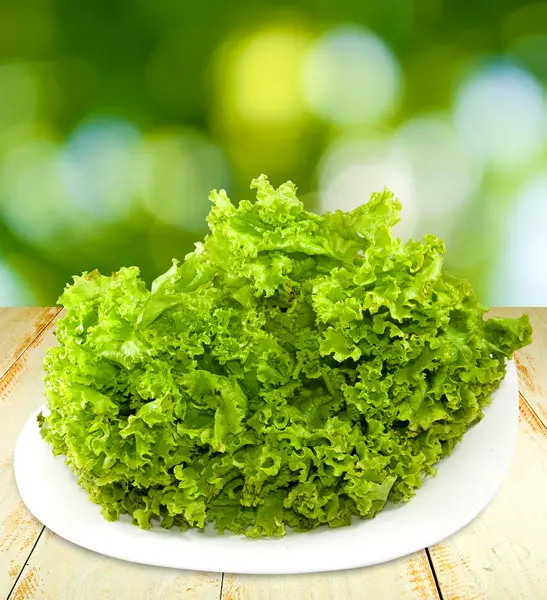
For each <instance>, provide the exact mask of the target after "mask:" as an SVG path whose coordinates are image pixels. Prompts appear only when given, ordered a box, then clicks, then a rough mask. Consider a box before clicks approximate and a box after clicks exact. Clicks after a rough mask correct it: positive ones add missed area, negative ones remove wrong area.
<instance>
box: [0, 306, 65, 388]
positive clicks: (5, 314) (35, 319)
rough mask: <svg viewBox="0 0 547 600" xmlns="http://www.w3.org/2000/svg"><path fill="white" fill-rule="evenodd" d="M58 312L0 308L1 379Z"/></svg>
mask: <svg viewBox="0 0 547 600" xmlns="http://www.w3.org/2000/svg"><path fill="white" fill-rule="evenodd" d="M58 312H59V309H58V308H1V307H0V378H1V377H2V376H3V375H5V373H6V371H7V370H8V368H9V367H11V365H12V364H13V363H14V362H15V360H16V359H17V358H18V357H19V356H20V355H21V354H22V353H23V352H24V351H25V349H26V348H27V346H28V345H29V344H30V343H31V342H32V340H33V339H34V338H35V337H36V336H37V335H38V334H39V333H40V331H41V330H42V329H44V327H46V326H47V324H48V323H49V322H50V321H51V319H53V317H54V316H55V315H56V314H57V313H58Z"/></svg>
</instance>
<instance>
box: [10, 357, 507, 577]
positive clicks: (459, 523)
mask: <svg viewBox="0 0 547 600" xmlns="http://www.w3.org/2000/svg"><path fill="white" fill-rule="evenodd" d="M504 388H508V389H506V390H505V389H504ZM502 390H503V392H502ZM500 393H505V394H507V395H508V396H509V394H510V395H511V396H512V399H511V406H512V413H513V414H512V422H511V436H510V437H509V438H507V437H506V438H505V440H504V444H503V446H502V447H503V448H504V450H505V454H504V456H503V461H502V462H500V463H499V467H500V468H499V475H498V476H497V477H496V479H495V481H493V482H491V483H490V485H489V488H488V492H487V493H486V494H484V497H483V498H482V500H480V501H478V502H476V503H474V505H475V506H474V509H473V510H471V509H470V510H469V512H468V513H467V514H466V516H465V518H460V519H456V520H455V521H454V523H451V524H450V525H447V526H446V527H444V528H443V529H441V530H439V531H438V533H437V534H434V533H428V534H425V533H424V535H423V537H422V536H418V537H419V539H416V540H415V541H414V543H411V542H407V543H406V544H405V543H402V544H400V545H399V546H400V550H396V551H395V552H393V551H386V550H385V548H384V550H383V551H379V552H378V554H377V555H376V557H375V559H373V560H368V559H367V560H363V558H361V557H359V556H358V555H357V554H356V553H355V552H354V553H351V552H350V553H349V555H348V553H347V552H346V553H344V552H342V553H338V555H337V554H335V553H333V552H332V550H331V549H330V548H327V550H326V551H323V552H321V553H318V554H316V555H315V558H316V560H315V563H314V564H310V560H305V561H303V562H302V563H301V564H300V563H298V562H296V563H295V562H294V561H292V562H291V560H290V557H289V559H287V558H286V557H285V560H281V561H280V562H281V564H279V563H278V562H275V560H273V559H271V560H270V562H269V563H268V561H267V559H265V560H264V564H261V566H260V567H258V566H256V562H253V561H250V562H249V563H248V566H247V564H242V562H241V561H242V560H244V561H245V560H247V557H246V556H243V557H240V558H236V559H235V560H234V558H233V557H232V556H230V555H228V556H226V557H225V556H223V557H222V559H221V561H220V562H222V563H223V564H220V563H219V559H218V557H216V559H213V558H211V560H210V563H209V564H203V563H202V562H201V557H200V556H199V553H198V557H197V558H196V557H195V556H192V555H191V554H188V555H187V554H184V556H180V555H178V556H175V557H171V560H165V555H164V556H163V557H162V559H161V560H159V559H155V557H154V556H153V555H152V556H148V557H146V556H144V557H143V556H139V557H137V556H136V554H138V553H139V552H138V551H135V548H131V545H130V544H129V551H128V548H127V547H126V548H125V550H124V549H123V546H121V547H119V548H118V547H117V546H116V545H115V544H112V543H108V540H107V541H106V543H105V541H104V540H103V541H102V542H101V543H96V542H95V541H93V540H92V541H90V540H89V539H87V540H82V539H75V538H77V537H78V536H77V535H73V532H71V531H70V528H69V527H68V526H66V527H64V526H63V525H62V524H61V525H59V522H58V521H56V520H55V518H51V515H49V514H45V513H46V512H47V511H45V509H44V507H43V506H40V505H39V503H37V502H35V501H34V499H33V498H32V497H31V494H30V492H29V485H28V484H29V477H28V473H27V471H26V469H25V444H27V443H28V439H27V438H29V436H32V435H34V441H35V442H36V436H37V437H38V438H39V440H40V442H41V444H42V445H43V449H44V450H45V451H46V453H47V455H48V456H47V457H44V459H45V460H48V461H51V460H54V461H58V462H59V461H61V462H62V466H63V468H64V469H65V470H66V472H67V474H70V475H71V476H72V477H73V478H74V475H73V474H72V472H71V471H70V470H69V468H68V466H66V464H65V463H64V457H63V456H57V457H54V456H53V454H52V452H51V449H50V447H49V446H48V445H47V444H46V443H45V442H44V441H43V440H42V438H41V436H40V433H39V428H38V424H37V421H36V415H37V414H39V413H40V412H41V411H42V410H44V408H45V407H46V404H42V405H41V406H40V407H39V408H38V409H37V410H36V411H34V412H33V413H32V415H31V416H30V417H29V418H28V419H27V421H26V422H25V425H24V427H23V429H22V431H21V432H20V434H19V436H18V438H17V442H16V446H15V451H14V472H15V481H16V484H17V488H18V490H19V493H20V495H21V498H22V500H23V502H24V503H25V505H26V506H27V508H28V509H29V511H30V512H31V513H32V514H33V515H34V516H35V517H36V518H37V519H38V520H39V521H40V522H41V523H43V524H44V525H45V526H46V527H47V528H48V529H50V530H51V531H53V532H54V533H55V534H57V535H59V536H60V537H62V538H64V539H65V540H68V541H69V542H71V543H74V544H76V545H78V546H81V547H83V548H86V549H87V550H91V551H93V552H96V553H98V554H103V555H106V556H110V557H112V558H116V559H120V560H125V561H129V562H135V563H140V564H148V565H152V566H159V567H168V568H175V569H187V570H195V571H208V572H219V573H220V572H229V573H238V574H253V575H258V574H264V575H274V574H277V575H280V574H287V575H288V574H299V573H316V572H325V571H338V570H346V569H355V568H360V567H365V566H372V565H375V564H381V563H384V562H388V561H390V560H395V559H397V558H401V557H403V556H408V555H410V554H412V553H414V552H417V551H419V550H422V549H424V548H427V547H430V546H432V545H435V544H438V543H439V542H441V541H442V540H444V539H446V538H448V537H450V536H451V535H454V534H455V533H456V532H458V531H460V530H461V529H463V528H465V527H467V526H468V525H469V523H471V522H472V521H474V520H475V519H476V518H477V517H478V516H479V515H480V514H481V513H482V512H483V511H484V510H485V509H486V508H487V506H488V505H489V504H490V502H491V501H492V500H493V498H494V497H495V495H496V494H497V492H498V490H499V488H500V487H501V484H502V483H503V481H504V480H505V478H506V476H507V473H508V470H509V467H510V465H511V462H512V458H513V455H514V450H515V446H516V439H517V431H518V380H517V370H516V365H515V361H514V360H512V361H508V363H507V372H506V375H505V377H504V379H503V380H502V382H501V384H500V387H499V388H498V389H497V390H496V391H495V392H494V393H493V395H492V397H493V400H492V403H491V404H493V403H494V402H495V401H496V395H498V394H500ZM508 402H509V400H507V403H508ZM490 409H491V405H489V406H487V407H485V409H484V413H485V416H484V418H483V420H482V421H484V420H486V419H487V417H488V414H489V413H490V412H491V411H490ZM482 421H481V422H482ZM507 422H508V423H509V420H508V421H507ZM479 424H480V423H479ZM479 424H477V425H474V426H473V428H471V430H472V429H474V428H475V427H477V426H478V425H479ZM471 430H470V431H471ZM470 431H468V432H466V434H465V435H464V438H463V439H462V441H461V442H459V443H458V445H457V446H456V448H458V447H460V446H461V445H463V444H465V440H466V438H467V437H468V436H469V433H470ZM31 439H32V438H31ZM451 456H452V455H451ZM451 456H449V457H447V458H446V459H443V460H447V461H448V460H449V459H450V458H451ZM442 462H443V461H441V463H442ZM502 463H503V464H502ZM30 479H31V480H32V478H30ZM435 480H436V478H429V479H428V481H431V482H434V481H435ZM73 485H74V487H75V488H77V490H78V493H83V494H85V492H84V491H83V490H82V489H81V488H79V486H78V485H77V483H76V481H75V479H73ZM425 485H426V484H424V486H423V487H422V488H420V489H419V490H417V496H418V495H419V494H420V492H421V491H422V490H423V489H424V488H425ZM50 487H51V488H54V487H55V486H50ZM417 496H416V497H414V498H412V499H411V500H410V501H409V502H406V503H402V504H397V505H392V506H393V507H394V509H393V510H397V509H399V510H401V509H404V508H405V507H407V506H409V505H410V504H412V503H413V502H415V501H416V498H417ZM85 500H86V501H87V503H88V504H89V505H91V506H92V507H94V508H95V509H96V511H97V513H98V515H99V518H100V519H101V520H102V521H104V522H103V527H107V528H109V529H111V530H112V534H111V535H114V537H116V536H117V535H122V534H117V533H116V534H115V532H116V529H118V528H119V527H120V526H122V527H124V528H130V529H131V531H133V532H135V530H136V531H137V532H140V533H139V534H135V536H134V537H138V536H140V535H147V534H150V533H152V534H153V533H159V532H165V530H161V529H160V528H159V527H157V528H154V529H152V530H148V531H144V530H141V529H139V528H138V527H136V526H134V525H131V524H130V523H128V522H123V521H117V522H114V523H110V522H108V521H106V520H103V517H102V516H101V515H100V512H99V507H98V505H96V504H94V503H92V502H91V501H90V500H89V499H88V498H87V495H86V497H85ZM29 505H30V506H29ZM388 510H389V509H388ZM383 512H384V510H382V511H381V512H380V513H379V514H378V516H377V517H376V518H375V519H373V520H363V519H357V521H356V523H354V524H352V525H350V526H349V527H344V528H338V529H328V528H325V527H326V526H325V527H324V528H319V529H316V530H314V531H311V532H301V533H293V534H288V535H287V536H285V537H283V538H277V539H268V538H262V539H259V540H254V539H249V538H246V537H245V536H237V535H235V534H226V535H224V536H220V535H219V536H217V537H212V538H211V539H214V540H215V542H216V543H217V545H219V546H221V547H222V546H224V545H226V544H225V543H226V541H227V540H228V547H229V546H230V545H233V541H234V540H237V542H238V543H239V544H240V545H242V544H246V545H248V547H247V549H246V550H245V552H244V554H245V555H246V554H248V553H250V552H251V550H250V549H251V548H252V547H253V545H255V550H256V549H257V548H260V547H261V546H263V545H264V543H267V544H269V545H270V549H269V551H272V550H273V545H274V544H275V545H277V549H276V553H277V554H278V555H280V556H282V555H283V554H286V551H288V550H289V546H290V545H291V539H297V538H299V539H301V540H304V539H305V537H306V536H308V537H309V538H311V542H310V543H311V544H313V537H319V536H320V535H321V532H324V533H327V532H336V531H346V532H351V531H358V530H359V529H360V528H362V529H363V530H364V529H365V527H366V524H367V523H373V522H374V521H376V520H377V519H378V517H379V516H380V515H381V514H382V513H383ZM105 524H106V525H105ZM50 525H51V526H50ZM359 526H360V527H359ZM67 529H68V531H67ZM127 531H128V532H129V529H128V530H127ZM171 531H173V530H171ZM167 533H169V532H167ZM194 533H196V534H197V535H203V534H202V533H199V532H195V530H189V531H187V532H178V531H177V532H176V535H177V538H178V539H177V540H175V542H169V543H172V544H173V545H175V544H176V543H177V542H178V543H180V545H181V546H184V544H185V543H188V538H192V537H193V535H194ZM187 534H188V535H187ZM124 535H127V534H124ZM331 535H332V534H331ZM349 535H350V537H351V535H353V534H349ZM163 536H166V533H163ZM182 536H187V539H184V538H183V537H182ZM122 537H123V535H122ZM129 537H131V534H129ZM170 537H174V535H173V534H172V533H171V534H170ZM339 537H340V536H339ZM343 537H344V536H341V540H342V541H343ZM158 539H159V538H158ZM334 539H336V537H335V538H334ZM143 540H144V537H143ZM287 540H289V541H288V542H287ZM148 541H150V540H148ZM181 542H182V543H181ZM190 543H192V540H191V539H190ZM327 543H328V541H327ZM302 544H304V545H305V543H304V542H302V543H300V544H299V543H296V546H298V545H302ZM284 546H285V548H284ZM252 554H253V555H255V554H256V552H255V551H252ZM280 556H277V557H276V558H277V559H279V558H280ZM348 556H349V558H348ZM317 557H320V558H319V559H318V558H317ZM258 562H260V561H258Z"/></svg>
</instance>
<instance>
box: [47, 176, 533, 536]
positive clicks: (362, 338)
mask: <svg viewBox="0 0 547 600" xmlns="http://www.w3.org/2000/svg"><path fill="white" fill-rule="evenodd" d="M252 187H253V188H254V189H256V201H253V202H250V201H247V200H243V201H241V202H240V203H239V205H238V206H237V207H236V206H234V205H233V204H232V203H231V202H230V200H229V199H228V197H227V195H226V193H225V192H224V191H220V192H217V191H214V192H212V193H211V196H210V198H211V200H212V203H213V207H212V209H211V212H210V214H209V217H208V223H209V228H210V232H209V234H208V235H207V237H206V238H205V240H204V241H203V242H202V243H199V244H197V245H196V249H195V251H194V252H192V253H191V254H189V255H187V256H186V257H185V259H184V261H183V262H182V263H178V262H177V261H174V262H173V266H172V267H171V268H170V269H169V270H168V271H167V272H166V273H164V274H163V275H161V276H160V277H158V278H157V279H156V280H155V281H154V283H153V284H152V286H151V289H148V287H147V286H146V285H145V283H144V282H143V281H142V279H141V278H140V275H139V270H138V269H137V268H136V267H130V268H123V269H121V270H120V271H118V272H117V273H114V274H113V275H112V276H110V277H106V276H104V275H101V274H99V273H98V272H96V271H95V272H92V273H84V274H83V275H82V276H81V277H75V278H74V283H73V284H72V285H70V286H68V287H67V288H66V289H65V291H64V293H63V294H62V296H61V298H60V300H59V303H60V304H62V305H63V306H64V307H65V309H66V312H65V315H64V316H63V318H62V319H60V321H59V323H58V327H57V338H58V342H59V344H58V346H56V347H54V348H51V349H50V350H49V351H48V353H47V357H46V360H45V383H46V391H47V399H48V408H49V412H48V414H47V416H44V415H40V416H39V419H38V420H39V424H40V429H41V434H42V436H43V438H44V439H45V440H46V442H47V443H48V444H50V445H51V447H52V449H53V452H54V453H55V454H57V455H59V454H60V455H64V456H65V457H66V463H67V465H68V466H69V468H70V469H71V470H72V471H73V472H74V473H75V475H76V476H77V478H78V482H79V485H80V486H81V487H82V488H83V489H84V490H85V491H86V492H87V493H88V494H89V497H90V499H91V500H92V501H93V502H96V503H97V504H99V505H100V506H101V509H102V513H103V515H104V517H105V518H106V519H109V520H116V519H118V517H119V516H120V515H121V514H128V515H130V516H131V518H132V519H133V522H134V524H135V525H138V526H140V527H143V528H149V527H151V525H152V524H153V523H154V522H156V523H159V524H161V526H163V527H166V528H170V527H173V526H176V527H179V528H180V529H182V530H184V529H187V528H189V527H197V528H203V527H204V526H205V525H206V523H207V522H213V523H214V525H215V526H216V528H217V530H218V531H219V532H224V531H225V530H229V531H232V532H235V533H241V534H246V535H249V536H252V537H258V536H281V535H283V534H284V532H285V530H286V528H287V527H291V528H293V529H294V530H297V531H306V530H310V529H312V528H315V527H317V526H319V525H322V524H326V525H329V526H330V527H338V526H342V525H348V524H349V523H350V521H351V519H352V517H353V516H359V517H362V518H371V517H373V516H374V515H375V514H376V513H378V511H380V510H381V509H382V508H383V507H384V506H385V504H386V502H388V501H390V502H403V501H406V500H409V499H410V498H411V497H412V496H413V494H414V493H415V492H416V490H417V489H418V488H419V487H420V486H421V485H422V483H423V481H424V478H425V477H426V476H428V475H431V474H433V473H434V471H435V465H436V464H437V462H438V461H439V459H441V458H442V457H444V456H446V455H447V454H449V453H450V452H451V450H452V449H453V448H454V446H455V445H456V444H457V443H458V442H459V441H460V440H461V438H462V436H463V435H464V434H465V432H466V431H467V430H468V429H469V427H471V426H472V425H473V424H474V423H477V422H478V421H479V420H480V419H481V417H482V416H483V409H484V407H485V406H486V405H487V404H488V402H489V401H490V399H491V396H492V393H493V392H494V390H496V388H497V387H498V386H499V384H500V382H501V381H502V379H503V377H504V374H505V368H506V367H505V365H506V359H508V358H510V357H511V356H512V354H513V352H514V351H515V350H517V349H518V348H521V347H522V346H524V345H526V344H528V343H529V342H530V341H531V328H530V324H529V321H528V318H527V317H526V316H524V317H522V318H520V319H517V320H510V319H502V318H496V317H493V318H491V319H489V320H485V319H484V313H485V312H486V309H485V308H484V307H483V306H481V305H480V304H479V302H478V301H477V298H476V296H475V294H474V292H473V290H472V289H471V288H470V286H469V284H468V283H467V282H465V281H462V280H460V279H456V278H455V277H452V276H451V275H450V274H448V273H447V272H446V271H444V270H443V255H444V245H443V243H442V242H441V241H440V240H439V239H437V238H435V237H433V236H426V237H425V238H424V239H423V240H421V241H414V240H411V241H409V242H407V243H403V242H402V241H401V240H399V239H396V238H395V237H394V236H393V235H392V228H393V226H394V225H395V223H396V222H397V221H398V220H399V212H400V208H401V207H400V204H399V202H398V201H397V200H396V199H395V198H394V197H393V195H392V194H391V193H390V192H388V191H387V190H386V191H383V192H381V193H376V194H372V196H371V198H370V200H369V201H368V202H367V203H365V204H363V205H362V206H360V207H359V208H357V209H355V210H353V211H351V212H341V211H337V212H334V213H325V214H324V215H322V216H318V215H316V214H313V213H309V212H307V211H306V210H305V209H304V207H303V205H302V203H301V202H300V201H299V200H298V198H297V196H296V188H295V186H294V185H293V184H292V183H290V182H288V183H285V184H283V185H281V186H280V187H279V188H278V189H274V188H273V187H272V186H271V185H270V183H269V182H268V180H267V179H266V177H264V176H262V177H260V178H258V179H256V180H254V181H253V183H252ZM441 468H442V465H441Z"/></svg>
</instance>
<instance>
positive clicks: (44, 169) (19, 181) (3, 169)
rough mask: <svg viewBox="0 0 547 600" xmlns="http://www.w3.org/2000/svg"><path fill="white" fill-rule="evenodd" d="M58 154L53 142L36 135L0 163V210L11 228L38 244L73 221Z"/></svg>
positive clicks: (53, 235)
mask: <svg viewBox="0 0 547 600" xmlns="http://www.w3.org/2000/svg"><path fill="white" fill-rule="evenodd" d="M58 156H59V147H58V145H57V144H56V143H55V142H53V141H52V140H48V139H41V140H40V139H36V140H33V141H29V142H28V143H26V144H24V145H21V146H19V147H17V148H15V149H14V150H12V151H11V152H10V153H8V154H7V155H6V156H5V157H4V160H3V162H2V163H1V164H0V213H1V215H2V216H3V218H4V220H5V221H6V223H7V224H8V226H9V227H10V228H11V229H12V231H13V232H15V233H16V234H17V235H18V236H20V237H21V238H22V239H24V240H26V241H28V242H31V243H35V244H38V245H40V244H47V243H48V242H49V241H50V240H51V239H52V238H53V237H55V236H56V235H57V234H59V233H60V232H61V231H63V230H66V229H67V225H68V224H69V223H71V222H77V221H76V220H75V218H76V215H75V211H74V209H73V207H71V205H70V202H69V201H68V200H67V197H66V194H65V193H64V191H63V189H62V185H61V178H60V169H59V160H58Z"/></svg>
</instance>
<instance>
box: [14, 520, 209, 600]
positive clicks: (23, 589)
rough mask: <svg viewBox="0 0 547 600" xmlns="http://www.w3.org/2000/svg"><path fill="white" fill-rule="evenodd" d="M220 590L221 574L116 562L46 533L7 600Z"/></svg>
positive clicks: (94, 599) (201, 598)
mask: <svg viewBox="0 0 547 600" xmlns="http://www.w3.org/2000/svg"><path fill="white" fill-rule="evenodd" d="M220 586H221V575H220V574H215V573H196V572H193V571H179V570H176V569H165V568H160V567H150V566H146V565H139V564H136V563H129V562H125V561H121V560H116V559H115V558H110V557H107V556H102V555H101V554H96V553H95V552H90V551H89V550H85V549H84V548H80V547H79V546H75V545H73V544H71V543H70V542H67V541H66V540H64V539H62V538H60V537H58V536H56V535H55V534H54V533H52V532H51V531H49V530H48V529H46V530H45V531H44V533H43V535H42V536H41V537H40V540H39V541H38V544H37V545H36V548H35V549H34V551H33V552H32V555H31V557H30V559H29V562H28V564H27V565H26V566H25V568H24V570H23V572H22V574H21V577H20V578H19V580H18V581H17V585H16V586H15V588H14V590H13V593H12V594H11V596H10V600H52V599H53V598H59V599H72V598H74V599H77V600H99V599H100V600H110V599H116V600H117V599H119V600H124V599H126V598H128V599H130V600H164V599H167V600H178V599H183V598H184V600H218V598H219V597H220Z"/></svg>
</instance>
